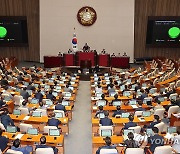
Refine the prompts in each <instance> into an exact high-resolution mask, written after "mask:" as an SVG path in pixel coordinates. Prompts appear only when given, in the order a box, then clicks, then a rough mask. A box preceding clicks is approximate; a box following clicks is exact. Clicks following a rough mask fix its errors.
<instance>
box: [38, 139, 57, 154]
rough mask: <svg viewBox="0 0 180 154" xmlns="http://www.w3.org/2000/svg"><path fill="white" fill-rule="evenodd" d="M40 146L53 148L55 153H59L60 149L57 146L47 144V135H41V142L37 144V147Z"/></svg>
mask: <svg viewBox="0 0 180 154" xmlns="http://www.w3.org/2000/svg"><path fill="white" fill-rule="evenodd" d="M38 148H52V149H53V150H54V154H58V149H57V148H56V147H50V146H47V145H46V137H45V136H41V138H40V144H39V145H36V148H35V149H38Z"/></svg>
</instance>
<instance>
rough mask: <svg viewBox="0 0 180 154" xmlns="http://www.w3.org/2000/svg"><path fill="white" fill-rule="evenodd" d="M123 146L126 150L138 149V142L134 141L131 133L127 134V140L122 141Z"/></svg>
mask: <svg viewBox="0 0 180 154" xmlns="http://www.w3.org/2000/svg"><path fill="white" fill-rule="evenodd" d="M124 144H125V146H126V149H127V148H138V147H139V146H138V142H137V141H135V140H134V134H133V133H132V132H129V133H128V139H126V140H125V141H124Z"/></svg>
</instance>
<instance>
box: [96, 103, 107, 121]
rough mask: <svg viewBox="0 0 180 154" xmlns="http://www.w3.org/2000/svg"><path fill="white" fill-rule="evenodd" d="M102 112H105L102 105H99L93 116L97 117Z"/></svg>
mask: <svg viewBox="0 0 180 154" xmlns="http://www.w3.org/2000/svg"><path fill="white" fill-rule="evenodd" d="M104 112H105V111H104V110H103V106H102V105H101V106H99V110H98V111H97V112H96V114H95V118H97V117H98V115H99V114H100V113H104Z"/></svg>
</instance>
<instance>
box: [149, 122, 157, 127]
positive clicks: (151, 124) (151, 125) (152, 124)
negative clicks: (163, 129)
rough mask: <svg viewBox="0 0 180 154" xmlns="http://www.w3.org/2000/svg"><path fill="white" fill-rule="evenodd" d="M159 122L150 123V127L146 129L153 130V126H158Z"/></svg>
mask: <svg viewBox="0 0 180 154" xmlns="http://www.w3.org/2000/svg"><path fill="white" fill-rule="evenodd" d="M158 123H159V122H151V123H150V125H149V126H148V128H153V127H154V125H156V124H158Z"/></svg>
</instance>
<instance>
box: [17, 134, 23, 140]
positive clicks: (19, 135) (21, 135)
mask: <svg viewBox="0 0 180 154" xmlns="http://www.w3.org/2000/svg"><path fill="white" fill-rule="evenodd" d="M23 135H24V134H18V135H16V137H15V139H21V137H23Z"/></svg>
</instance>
